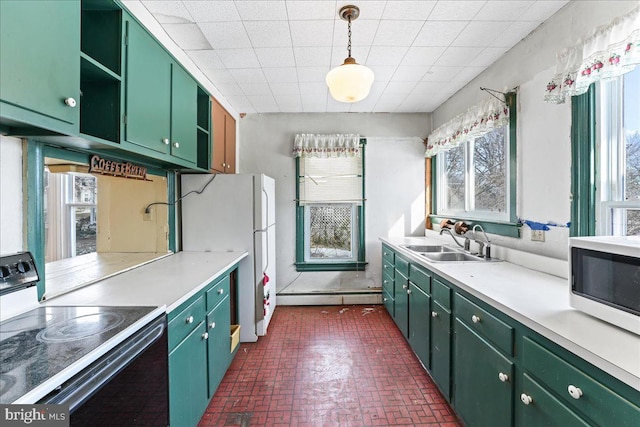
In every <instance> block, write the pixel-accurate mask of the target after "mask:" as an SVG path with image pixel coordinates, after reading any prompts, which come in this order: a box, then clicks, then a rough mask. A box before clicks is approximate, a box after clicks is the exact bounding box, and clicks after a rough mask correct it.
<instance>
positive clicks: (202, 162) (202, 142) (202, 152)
mask: <svg viewBox="0 0 640 427" xmlns="http://www.w3.org/2000/svg"><path fill="white" fill-rule="evenodd" d="M210 147H211V145H210V144H209V133H208V132H204V131H203V130H201V129H200V126H198V160H197V164H196V166H198V167H199V168H201V169H209V168H210V167H211V165H210V164H209V159H211V149H210Z"/></svg>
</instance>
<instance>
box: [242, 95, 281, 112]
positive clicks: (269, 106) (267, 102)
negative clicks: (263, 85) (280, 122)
mask: <svg viewBox="0 0 640 427" xmlns="http://www.w3.org/2000/svg"><path fill="white" fill-rule="evenodd" d="M247 99H248V100H249V102H250V103H251V105H253V108H255V109H256V111H257V112H258V113H269V112H278V104H276V100H275V99H273V96H271V95H256V96H252V95H247Z"/></svg>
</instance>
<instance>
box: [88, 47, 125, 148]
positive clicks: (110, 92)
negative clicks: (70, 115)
mask: <svg viewBox="0 0 640 427" xmlns="http://www.w3.org/2000/svg"><path fill="white" fill-rule="evenodd" d="M80 64H81V65H80V93H81V96H80V132H81V133H83V134H85V135H91V136H95V137H98V138H101V139H105V140H108V141H112V142H116V143H118V142H120V87H121V85H120V78H119V77H117V76H114V75H113V73H112V72H109V71H108V70H105V69H104V68H103V67H100V66H99V65H98V64H95V63H93V62H91V61H89V60H88V59H87V58H84V57H82V58H81V59H80Z"/></svg>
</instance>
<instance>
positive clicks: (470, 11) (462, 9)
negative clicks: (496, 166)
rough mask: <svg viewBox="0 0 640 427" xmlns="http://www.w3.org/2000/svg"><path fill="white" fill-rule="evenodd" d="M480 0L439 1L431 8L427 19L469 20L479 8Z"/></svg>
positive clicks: (480, 7) (481, 3)
mask: <svg viewBox="0 0 640 427" xmlns="http://www.w3.org/2000/svg"><path fill="white" fill-rule="evenodd" d="M483 4H484V2H482V1H473V0H467V1H439V2H438V3H437V4H436V7H434V8H433V11H432V12H431V15H429V20H431V21H468V20H471V19H472V18H473V17H474V16H475V15H476V13H478V11H479V10H480V9H482V5H483Z"/></svg>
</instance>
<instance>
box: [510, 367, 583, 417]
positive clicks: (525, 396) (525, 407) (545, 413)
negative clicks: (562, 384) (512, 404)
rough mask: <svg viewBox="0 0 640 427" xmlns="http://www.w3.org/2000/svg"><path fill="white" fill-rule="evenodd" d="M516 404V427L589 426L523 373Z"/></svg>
mask: <svg viewBox="0 0 640 427" xmlns="http://www.w3.org/2000/svg"><path fill="white" fill-rule="evenodd" d="M516 404H517V405H518V408H517V409H516V415H517V420H516V426H518V427H556V426H558V427H559V426H561V427H574V426H575V427H588V426H589V424H588V423H586V422H585V421H584V420H582V419H580V417H578V416H577V415H576V414H574V413H573V412H572V411H571V410H570V409H569V408H567V407H566V406H564V405H563V404H562V403H561V402H560V401H559V400H558V399H556V398H555V397H554V396H553V395H552V394H551V393H549V392H548V391H546V390H545V389H544V387H542V386H541V385H540V384H538V383H537V382H536V381H535V380H533V379H532V378H531V377H530V376H529V375H527V374H524V375H523V381H522V393H521V394H520V402H519V403H516Z"/></svg>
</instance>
